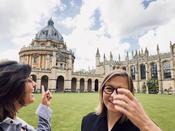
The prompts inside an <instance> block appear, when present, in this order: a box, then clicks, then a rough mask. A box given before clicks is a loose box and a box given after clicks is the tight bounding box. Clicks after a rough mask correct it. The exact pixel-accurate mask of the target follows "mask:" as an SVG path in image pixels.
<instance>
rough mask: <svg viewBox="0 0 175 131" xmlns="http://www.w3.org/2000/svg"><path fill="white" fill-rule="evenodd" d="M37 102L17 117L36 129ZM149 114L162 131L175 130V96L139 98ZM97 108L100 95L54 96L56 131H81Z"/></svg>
mask: <svg viewBox="0 0 175 131" xmlns="http://www.w3.org/2000/svg"><path fill="white" fill-rule="evenodd" d="M35 97H36V101H35V103H34V104H31V105H29V106H27V107H24V108H23V109H21V110H20V112H19V114H18V116H19V117H21V118H22V119H24V120H26V121H27V122H28V123H30V124H31V125H33V126H35V127H36V126H37V116H36V115H35V110H36V108H37V106H38V104H39V102H40V95H39V94H36V95H35ZM136 97H137V98H138V99H139V100H140V102H141V103H142V105H143V106H144V108H145V110H146V112H147V113H148V114H149V116H150V117H151V118H152V120H153V121H155V122H156V123H157V124H158V125H159V126H160V127H161V128H162V130H163V131H173V130H174V129H175V96H170V95H146V94H136ZM97 104H98V94H97V93H79V94H78V93H59V94H54V95H53V100H52V105H51V108H52V109H53V117H52V130H53V131H80V130H81V128H80V126H81V119H82V117H83V116H84V115H86V114H87V113H89V112H92V111H94V110H95V108H96V106H97Z"/></svg>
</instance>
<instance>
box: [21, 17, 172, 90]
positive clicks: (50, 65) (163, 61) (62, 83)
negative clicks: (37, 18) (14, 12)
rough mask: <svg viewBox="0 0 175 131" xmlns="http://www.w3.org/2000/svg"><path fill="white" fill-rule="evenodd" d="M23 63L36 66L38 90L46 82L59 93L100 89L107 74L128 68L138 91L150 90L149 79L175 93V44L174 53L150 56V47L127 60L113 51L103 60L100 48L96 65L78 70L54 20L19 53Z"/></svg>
mask: <svg viewBox="0 0 175 131" xmlns="http://www.w3.org/2000/svg"><path fill="white" fill-rule="evenodd" d="M19 57H20V62H21V63H25V64H29V65H31V67H32V74H31V75H32V77H33V79H34V81H36V83H37V89H36V90H40V89H41V85H44V86H45V88H46V89H51V90H54V91H56V92H63V91H71V92H92V91H98V89H99V86H100V84H101V82H102V79H103V78H104V76H105V75H107V74H108V73H110V72H111V71H113V70H115V69H116V68H121V67H122V68H124V69H125V70H126V71H127V72H128V73H129V74H130V75H131V77H132V79H133V82H134V88H135V91H136V92H144V91H145V90H146V92H148V87H147V84H146V83H147V82H148V81H149V80H150V79H155V80H157V81H158V90H159V93H163V92H166V91H173V92H174V93H175V44H172V43H170V52H167V53H160V51H159V46H157V54H155V55H149V51H148V50H147V48H146V49H145V50H144V51H143V50H140V51H138V50H136V51H135V52H132V57H131V58H129V55H128V53H127V54H126V57H125V60H121V59H120V55H119V58H118V60H114V59H113V55H112V53H110V55H109V58H110V59H109V60H107V58H106V56H105V54H104V56H103V61H100V59H101V58H100V57H101V56H100V51H99V49H97V52H96V56H95V57H96V68H95V69H94V70H90V71H78V72H74V60H75V56H74V53H73V52H72V51H71V50H70V49H68V48H67V46H66V43H65V42H64V38H63V36H62V35H61V34H60V33H59V32H58V30H57V29H56V28H55V27H54V22H53V21H52V19H50V20H49V21H48V24H47V26H46V27H44V28H43V29H42V30H41V31H39V32H38V33H37V34H36V36H35V38H34V40H32V42H31V43H30V44H29V45H28V46H27V47H23V48H21V50H20V52H19Z"/></svg>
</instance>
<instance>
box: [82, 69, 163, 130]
mask: <svg viewBox="0 0 175 131" xmlns="http://www.w3.org/2000/svg"><path fill="white" fill-rule="evenodd" d="M99 94H100V102H99V105H98V108H97V111H96V113H89V114H88V115H86V116H85V117H83V120H82V124H81V131H161V129H160V128H159V127H158V126H157V125H156V124H155V123H154V122H153V121H152V120H151V119H150V118H149V117H148V115H147V114H146V113H145V111H144V109H143V107H142V105H141V104H140V103H139V102H138V100H137V99H136V98H135V97H134V95H133V94H134V87H133V82H132V79H131V77H130V76H129V75H128V74H127V72H126V71H125V70H123V69H117V70H116V71H114V72H112V73H110V74H109V75H107V76H106V77H105V78H104V80H103V82H102V85H101V88H100V90H99Z"/></svg>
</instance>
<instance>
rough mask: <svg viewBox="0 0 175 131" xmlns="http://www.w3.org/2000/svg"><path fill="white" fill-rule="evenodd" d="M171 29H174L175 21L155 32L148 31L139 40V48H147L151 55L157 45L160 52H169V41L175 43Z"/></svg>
mask: <svg viewBox="0 0 175 131" xmlns="http://www.w3.org/2000/svg"><path fill="white" fill-rule="evenodd" d="M173 27H175V19H173V20H172V21H170V22H169V23H167V24H165V25H163V26H160V27H159V28H157V29H155V30H150V31H149V32H147V33H146V34H145V35H143V36H142V37H140V38H139V45H140V47H141V48H145V47H147V48H148V50H149V51H150V53H151V54H155V53H156V51H157V50H156V47H157V44H158V45H159V49H160V52H170V46H169V45H170V41H172V42H173V43H174V42H175V33H174V32H175V28H173Z"/></svg>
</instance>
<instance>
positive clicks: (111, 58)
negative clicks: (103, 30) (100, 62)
mask: <svg viewBox="0 0 175 131" xmlns="http://www.w3.org/2000/svg"><path fill="white" fill-rule="evenodd" d="M112 60H113V55H112V52H111V51H110V61H112Z"/></svg>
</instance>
